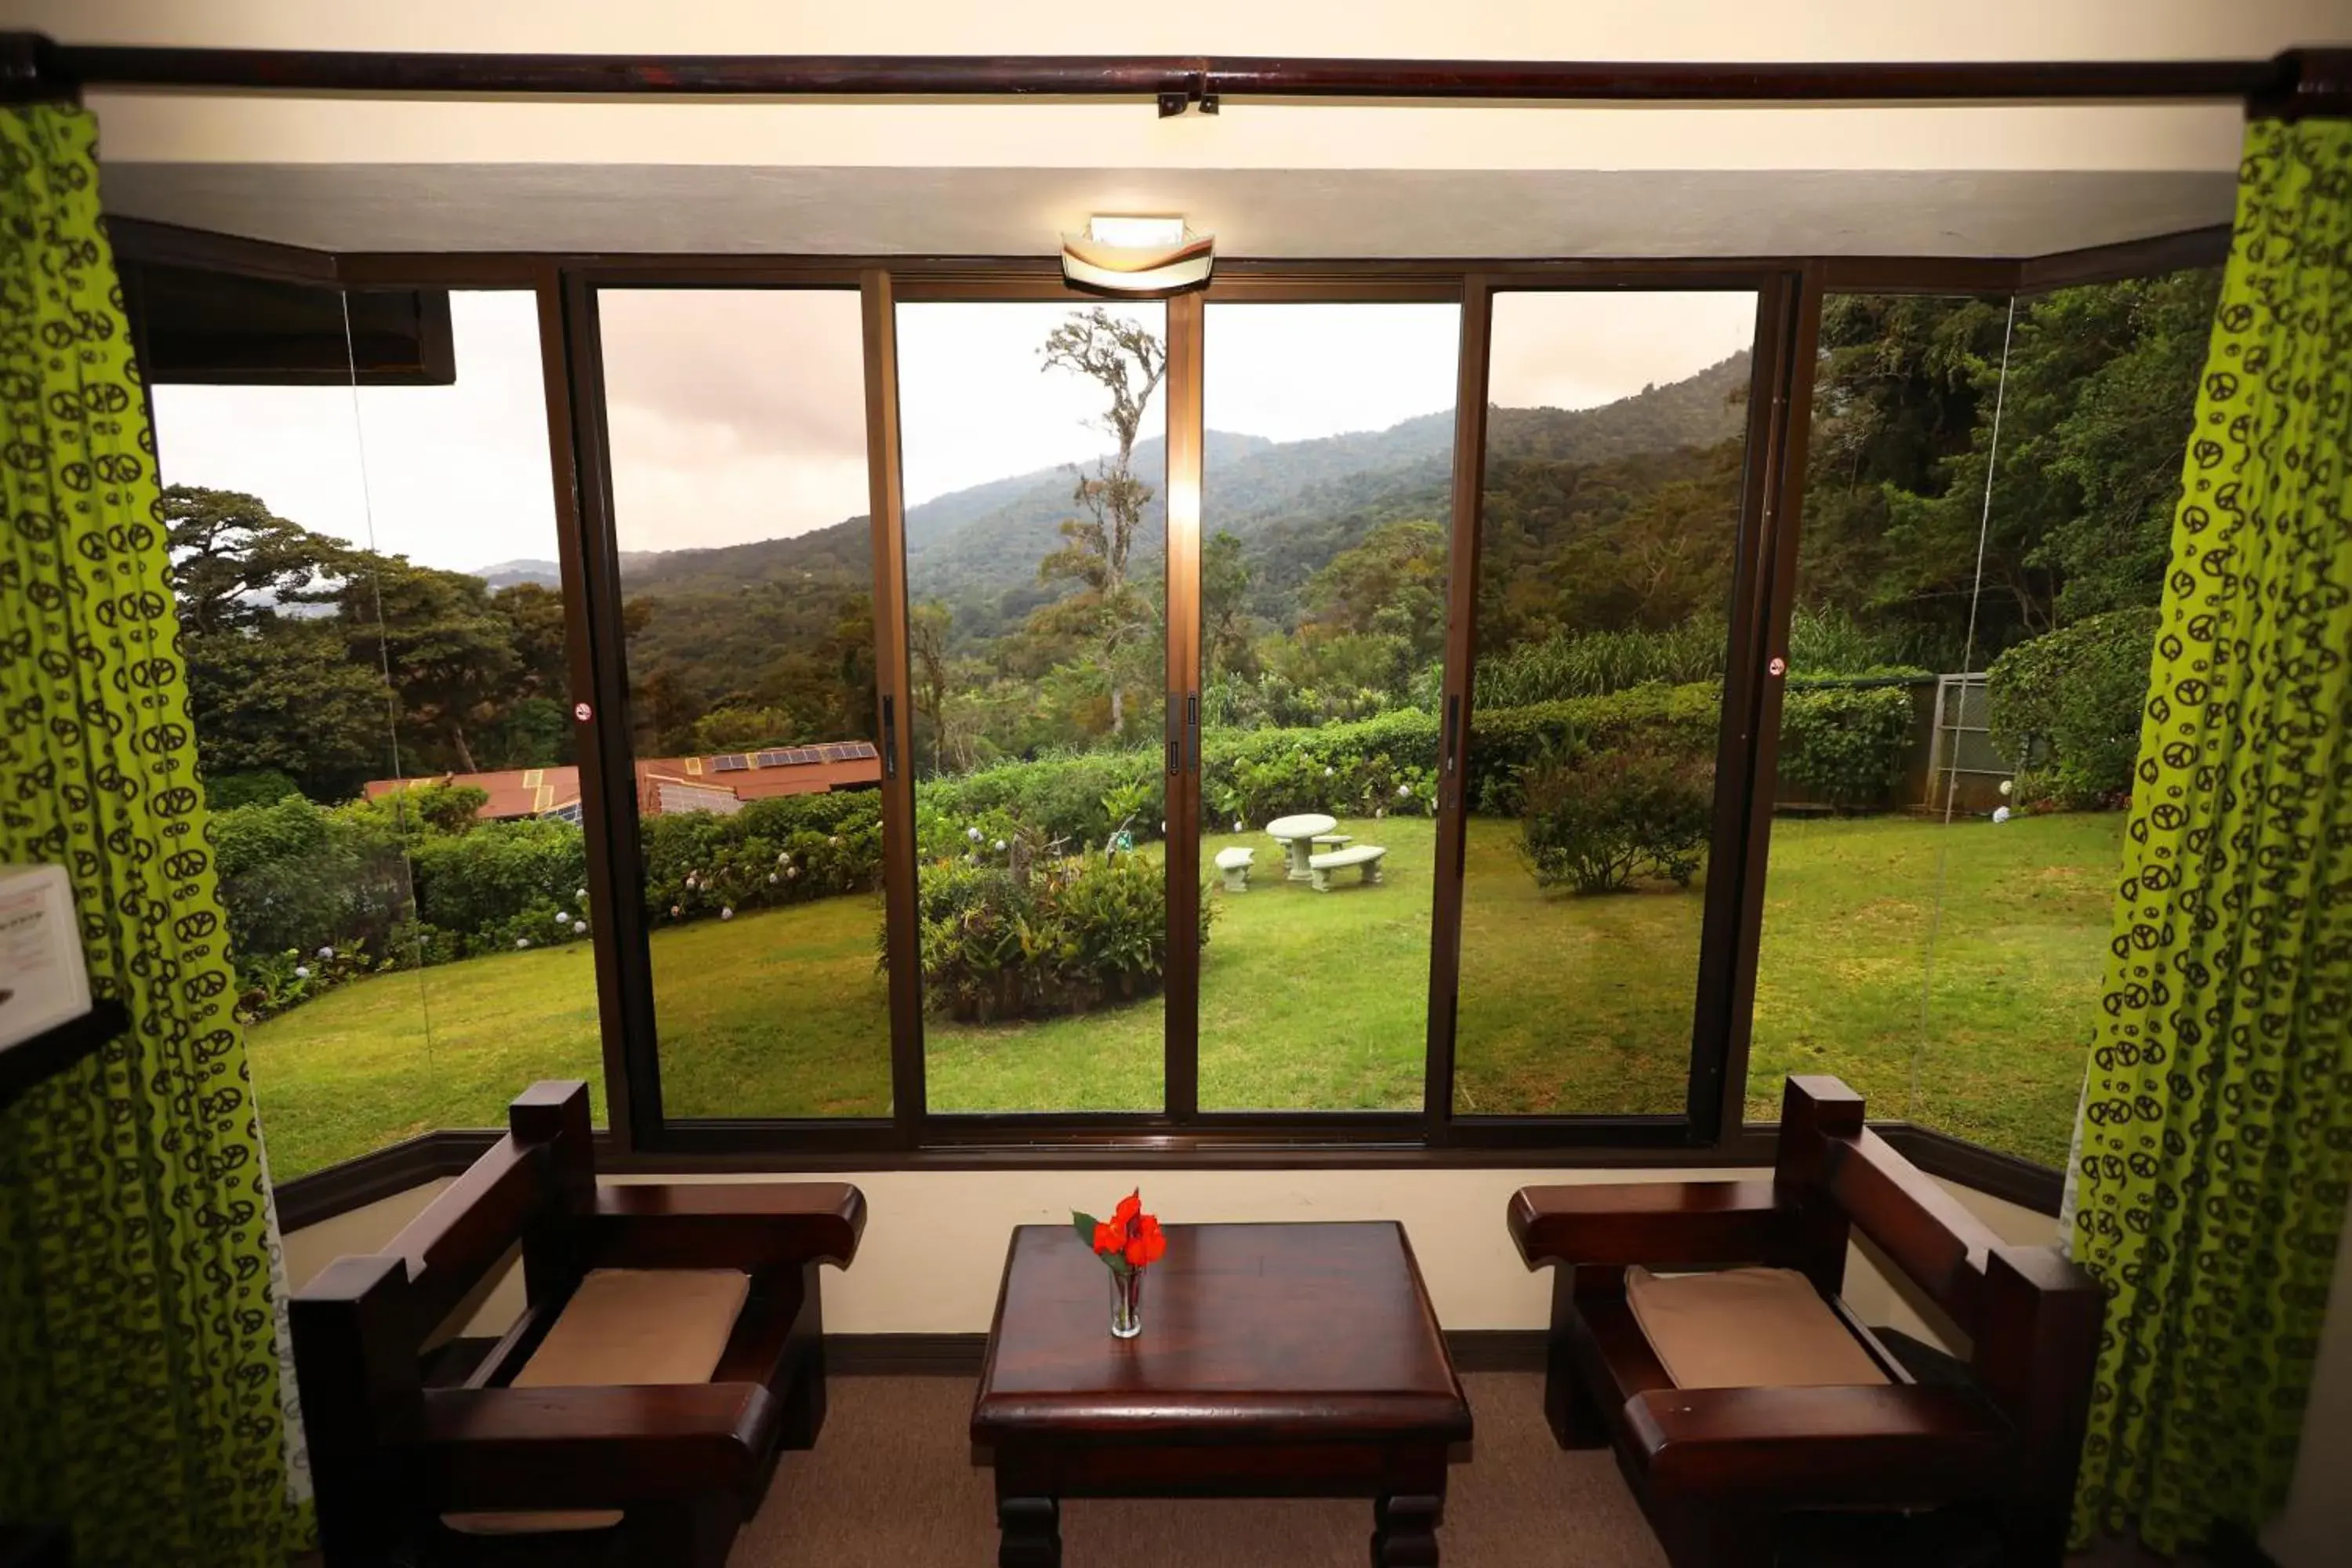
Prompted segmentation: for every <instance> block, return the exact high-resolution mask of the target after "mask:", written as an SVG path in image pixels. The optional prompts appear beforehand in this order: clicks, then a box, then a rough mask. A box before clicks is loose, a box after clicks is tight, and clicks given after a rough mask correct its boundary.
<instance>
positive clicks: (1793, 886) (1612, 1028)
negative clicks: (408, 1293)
mask: <svg viewBox="0 0 2352 1568" xmlns="http://www.w3.org/2000/svg"><path fill="white" fill-rule="evenodd" d="M2122 826H2123V819H2122V817H2121V816H2120V815H2107V816H2054V817H2037V818H2028V819H2024V820H2021V821H2016V822H2011V823H2007V824H2003V825H2001V826H1991V825H1990V824H1985V823H1974V822H1971V823H1963V824H1958V825H1955V826H1952V827H1951V828H1949V829H1945V828H1942V827H1939V826H1937V825H1936V824H1933V823H1928V822H1920V821H1915V820H1909V819H1900V818H1881V819H1871V820H1862V821H1838V820H1790V821H1783V822H1780V823H1778V824H1776V825H1775V826H1774V829H1773V855H1772V877H1771V882H1770V884H1769V887H1768V888H1767V889H1766V914H1765V931H1764V951H1763V954H1762V960H1761V963H1760V965H1759V979H1758V984H1757V996H1756V1012H1755V1044H1754V1049H1753V1062H1754V1066H1753V1070H1752V1073H1751V1081H1752V1082H1753V1083H1754V1084H1755V1085H1756V1086H1757V1089H1758V1092H1756V1093H1753V1094H1751V1096H1750V1105H1749V1114H1750V1116H1751V1117H1753V1116H1759V1115H1760V1116H1770V1115H1772V1114H1774V1113H1775V1110H1776V1109H1777V1106H1778V1103H1779V1099H1778V1095H1779V1090H1778V1085H1779V1083H1780V1078H1781V1076H1782V1075H1783V1074H1785V1073H1788V1072H1791V1071H1833V1072H1838V1073H1841V1074H1843V1076H1844V1077H1845V1078H1846V1079H1847V1081H1849V1082H1850V1083H1852V1084H1853V1086H1854V1087H1855V1088H1856V1089H1860V1090H1861V1091H1862V1092H1863V1093H1864V1095H1866V1096H1868V1097H1869V1099H1870V1100H1871V1103H1872V1107H1873V1109H1874V1110H1879V1111H1882V1112H1883V1113H1885V1114H1887V1115H1890V1116H1892V1115H1904V1114H1909V1115H1911V1116H1914V1117H1915V1118H1916V1119H1918V1120H1920V1121H1926V1122H1927V1123H1928V1124H1930V1125H1933V1126H1937V1127H1940V1128H1943V1129H1945V1130H1947V1131H1952V1132H1955V1133H1957V1134H1958V1135H1960V1136H1962V1137H1966V1138H1970V1139H1973V1140H1976V1141H1978V1142H1985V1143H1988V1144H1990V1145H1991V1146H1992V1147H1995V1148H1999V1149H2005V1150H2008V1151H2011V1152H2016V1153H2020V1154H2023V1155H2026V1156H2028V1157H2029V1158H2032V1159H2036V1160H2040V1161H2043V1162H2045V1163H2054V1162H2055V1161H2057V1160H2059V1159H2061V1158H2063V1154H2064V1152H2065V1142H2066V1136H2067V1132H2068V1131H2069V1128H2070V1125H2071V1121H2072V1117H2073V1112H2074V1099H2075V1094H2076V1091H2077V1089H2079V1087H2080V1084H2081V1079H2082V1061H2083V1051H2084V1043H2085V1041H2086V1040H2087V1037H2088V1029H2089V1018H2090V1009H2091V1008H2092V1007H2093V1006H2094V1005H2095V999H2096V996H2097V992H2098V986H2099V982H2100V976H2101V966H2102V962H2103V959H2104V956H2105V943H2106V938H2107V912H2108V900H2109V899H2110V897H2111V896H2112V892H2113V885H2114V880H2115V868H2116V858H2117V844H2118V841H2119V836H2120V833H2121V831H2122ZM1341 827H1342V829H1343V830H1344V831H1347V832H1350V833H1353V834H1354V835H1355V836H1356V838H1357V841H1358V842H1359V843H1378V844H1381V845H1385V846H1386V847H1388V849H1389V856H1388V858H1387V861H1386V863H1385V866H1384V872H1385V880H1384V884H1383V885H1382V886H1381V887H1378V888H1358V887H1357V886H1355V885H1354V883H1355V876H1356V873H1354V872H1352V871H1349V872H1343V873H1341V875H1340V878H1339V881H1340V883H1341V886H1340V888H1339V890H1338V891H1335V892H1331V893H1317V892H1315V891H1314V890H1313V889H1310V888H1308V887H1307V886H1306V885H1305V884H1301V883H1289V882H1286V881H1285V880H1284V879H1282V876H1281V863H1280V861H1279V860H1278V859H1277V858H1276V855H1275V852H1274V849H1273V847H1272V846H1271V844H1269V843H1268V842H1267V841H1266V840H1265V839H1264V838H1263V837H1258V836H1240V837H1236V836H1232V835H1221V836H1212V837H1209V838H1208V839H1207V840H1205V841H1204V843H1203V846H1202V864H1203V866H1204V867H1205V866H1207V865H1208V863H1209V858H1211V857H1213V855H1214V854H1215V853H1216V851H1217V850H1218V849H1220V848H1223V847H1226V846H1227V845H1230V844H1235V843H1245V844H1252V845H1254V846H1255V847H1257V848H1258V850H1259V854H1258V857H1257V866H1256V868H1255V876H1254V878H1253V881H1252V886H1251V889H1250V891H1249V892H1247V893H1245V894H1240V895H1233V894H1228V893H1226V892H1224V891H1223V889H1220V888H1217V887H1215V886H1214V885H1213V883H1214V878H1213V875H1204V881H1207V882H1210V883H1211V884H1212V886H1211V888H1210V891H1209V892H1208V894H1207V896H1208V898H1209V899H1210V900H1213V903H1214V904H1215V906H1216V908H1217V910H1218V917H1217V920H1216V923H1215V925H1214V926H1213V929H1212V931H1211V935H1210V942H1209V947H1208V950H1207V952H1205V953H1204V954H1203V955H1202V997H1201V1102H1202V1105H1203V1106H1204V1107H1208V1108H1211V1109H1221V1110H1223V1109H1248V1110H1280V1109H1293V1108H1306V1109H1318V1110H1360V1109H1376V1108H1386V1109H1400V1110H1409V1109H1412V1108H1413V1107H1415V1106H1417V1105H1418V1104H1419V1103H1420V1100H1421V1094H1422V1038H1423V1027H1424V1023H1425V1019H1426V1013H1427V1002H1428V973H1429V916H1430V887H1431V873H1432V860H1433V837H1432V825H1431V824H1430V822H1429V821H1428V820H1427V819H1426V818H1412V817H1404V818H1391V819H1390V820H1387V821H1383V822H1379V823H1372V822H1343V823H1342V824H1341ZM1516 837H1517V832H1516V827H1515V826H1514V825H1512V824H1510V823H1507V822H1498V821H1474V822H1472V824H1471V825H1470V857H1469V865H1468V868H1467V871H1466V879H1465V899H1464V911H1463V921H1464V945H1463V963H1462V990H1461V999H1460V1004H1459V1009H1458V1026H1457V1039H1458V1047H1457V1072H1456V1084H1455V1095H1456V1104H1457V1106H1458V1107H1459V1108H1460V1109H1462V1110H1470V1111H1478V1112H1486V1113H1509V1112H1523V1111H1528V1110H1559V1111H1566V1112H1571V1113H1583V1114H1595V1113H1603V1112H1621V1113H1622V1112H1629V1111H1656V1112H1671V1111H1674V1110H1679V1109H1680V1107H1681V1105H1682V1103H1683V1096H1684V1090H1683V1080H1684V1075H1685V1071H1686V1070H1687V1061H1688V1055H1689V1043H1690V1016H1691V1005H1692V999H1693V994H1694V992H1695V990H1696V962H1697V944H1698V922H1699V918H1700V905H1701V894H1700V891H1699V889H1697V888H1696V886H1695V887H1694V888H1693V889H1691V890H1689V891H1687V892H1685V891H1677V890H1672V889H1645V890H1641V891H1635V892H1630V893H1624V894H1618V895H1613V896H1608V897H1600V898H1577V897H1572V896H1569V895H1565V894H1556V893H1553V894H1548V893H1545V892H1543V891H1541V890H1540V889H1537V888H1536V886H1535V884H1534V882H1533V881H1532V879H1529V878H1528V876H1527V874H1526V872H1525V871H1524V870H1523V869H1522V868H1521V867H1520V866H1519V863H1518V861H1517V856H1516V854H1515V853H1514V851H1513V844H1514V842H1515V840H1516ZM1939 876H1940V878H1941V879H1942V883H1943V887H1944V898H1943V900H1942V908H1941V910H1940V916H1939V917H1938V913H1937V900H1936V889H1937V885H1938V878H1939ZM879 919H880V905H879V900H878V899H877V898H875V897H870V896H862V897H854V898H843V899H832V900H824V901H822V902H819V903H814V904H805V905H801V906H798V907H796V908H793V909H789V910H771V911H766V912H762V913H757V914H749V915H744V916H740V917H739V918H737V919H735V920H733V921H728V922H725V923H720V922H718V921H703V922H700V923H698V924H695V925H690V926H685V927H680V928H677V929H673V930H666V931H657V932H656V934H655V935H654V938H653V959H654V972H655V984H656V999H657V1015H658V1021H659V1026H660V1030H661V1040H662V1055H661V1068H662V1083H663V1095H664V1100H665V1101H666V1105H667V1110H668V1111H669V1113H670V1114H672V1115H677V1116H688V1117H706V1116H729V1117H734V1116H788V1115H797V1116H808V1115H866V1116H880V1115H887V1113H888V1111H889V1108H890V1107H889V1101H890V1083H889V1027H888V1017H887V1006H886V1004H885V998H884V991H883V985H882V981H881V978H880V976H879V975H878V974H877V973H876V972H875V969H874V937H875V931H876V928H877V924H878V922H879ZM1931 927H1932V928H1933V936H1934V945H1935V953H1934V964H1933V978H1932V982H1928V981H1927V980H1926V974H1927V951H1928V942H1929V936H1930V930H1931ZM1923 991H1924V992H1925V998H1924V1007H1925V1011H1924V1013H1923ZM1161 1022H1162V1008H1161V1005H1160V1000H1159V999H1158V998H1156V997H1154V998H1150V999H1149V1000H1146V1001H1143V1002H1139V1003H1138V1004H1136V1005H1132V1006H1129V1007H1124V1008H1118V1009H1111V1010H1108V1011H1105V1012H1101V1013H1097V1014H1093V1015H1089V1016H1081V1017H1072V1018H1061V1019H1055V1020H1051V1021H1047V1022H1041V1023H1031V1024H1021V1025H999V1026H977V1025H957V1024H951V1023H948V1022H945V1021H942V1020H938V1019H932V1020H929V1021H928V1023H927V1026H926V1048H927V1057H926V1060H927V1063H928V1070H929V1094H930V1101H931V1104H932V1106H933V1107H934V1108H935V1109H938V1110H1144V1109H1153V1108H1156V1107H1157V1106H1158V1105H1159V1104H1160V1062H1161V1044H1160V1037H1161ZM249 1033H250V1038H251V1042H252V1051H253V1075H254V1080H255V1083H256V1085H257V1093H258V1095H259V1097H260V1100H261V1108H262V1114H263V1117H264V1119H265V1122H266V1125H267V1127H268V1133H269V1149H270V1160H271V1164H272V1167H273V1170H274V1171H275V1173H277V1174H278V1176H279V1177H280V1178H284V1177H287V1176H292V1175H299V1174H300V1173H303V1172H305V1171H310V1170H315V1169H318V1168H319V1167H320V1166H322V1165H326V1164H331V1163H334V1162H336V1161H340V1160H344V1159H349V1158H351V1157H352V1156H353V1155H355V1154H360V1153H363V1152H367V1151H368V1150H370V1149H374V1148H380V1147H383V1145H385V1144H387V1143H391V1142H396V1141H398V1140H399V1139H401V1138H404V1137H407V1136H409V1135H411V1134H413V1133H415V1132H418V1131H425V1130H426V1129H428V1128H434V1127H467V1126H492V1125H496V1124H497V1123H498V1122H499V1121H500V1119H501V1118H502V1116H503V1113H504V1107H505V1104H506V1101H507V1100H509V1098H511V1097H512V1095H513V1094H514V1092H515V1091H516V1089H519V1088H520V1087H521V1086H522V1085H523V1084H525V1083H527V1082H529V1081H530V1080H531V1079H535V1078H545V1077H582V1078H586V1079H589V1080H590V1081H591V1083H592V1084H594V1083H599V1082H600V1079H601V1077H602V1054H601V1048H600V1047H599V1045H598V1043H597V1019H596V1005H595V979H594V971H593V960H592V956H591V953H590V951H589V949H588V947H587V946H586V944H584V943H581V944H574V945H572V946H569V947H563V948H555V949H544V950H536V951H533V952H517V953H509V954H500V955H499V956H496V957H491V958H482V959H473V960H469V961H467V962H466V963H455V964H448V965H445V966H442V967H440V968H436V969H430V970H425V971H421V972H411V973H397V974H388V975H383V976H381V977H379V978H377V979H373V980H368V981H363V982H361V983H360V984H355V985H350V986H345V987H343V988H341V989H340V990H337V991H333V992H330V993H329V994H326V995H325V996H322V997H320V999H318V1000H317V1001H314V1002H311V1003H310V1004H307V1005H304V1006H302V1007H299V1008H297V1009H296V1010H295V1011H293V1012H291V1013H289V1014H287V1015H285V1016H281V1017H278V1018H275V1019H272V1020H270V1021H269V1022H268V1023H265V1024H261V1025H258V1026H255V1027H254V1028H253V1029H251V1030H250V1031H249ZM1923 1040H1924V1041H1925V1042H1926V1044H1925V1046H1924V1047H1921V1048H1917V1049H1915V1047H1920V1043H1921V1042H1922V1041H1923ZM1915 1079H1916V1084H1917V1091H1916V1098H1915V1096H1914V1093H1913V1084H1914V1082H1915ZM598 1111H599V1116H600V1118H601V1115H602V1096H601V1093H600V1094H599V1096H598Z"/></svg>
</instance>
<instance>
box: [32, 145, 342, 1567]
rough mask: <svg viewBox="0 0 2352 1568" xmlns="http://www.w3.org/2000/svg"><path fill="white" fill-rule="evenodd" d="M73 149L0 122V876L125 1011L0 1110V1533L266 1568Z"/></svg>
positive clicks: (149, 683)
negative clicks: (0, 1527) (53, 923)
mask: <svg viewBox="0 0 2352 1568" xmlns="http://www.w3.org/2000/svg"><path fill="white" fill-rule="evenodd" d="M95 142H96V134H95V129H94V127H93V125H92V123H91V121H90V119H89V115H87V114H86V113H84V112H82V111H80V110H74V109H66V108H60V107H50V106H33V107H5V108H0V420H5V427H0V860H5V861H14V862H20V863H22V862H35V861H45V862H50V863H57V864H62V865H65V866H66V867H68V868H69V869H70V872H71V875H72V878H73V886H74V892H75V898H76V902H77V906H78V908H79V913H80V919H81V929H82V942H83V946H84V949H85V951H86V952H87V954H88V957H89V972H90V980H91V984H92V987H93V989H95V990H96V991H98V992H99V993H100V994H103V995H108V996H112V997H116V998H118V999H120V1000H121V1002H122V1003H123V1004H124V1005H126V1006H127V1007H128V1009H129V1011H130V1015H131V1028H130V1031H129V1032H128V1033H127V1034H126V1035H125V1036H124V1037H122V1038H121V1039H119V1040H117V1041H115V1042H114V1043H113V1044H112V1045H111V1046H110V1047H107V1048H106V1050H105V1051H104V1052H103V1053H102V1055H101V1056H100V1058H99V1059H97V1060H96V1061H93V1062H87V1063H85V1064H83V1065H82V1066H81V1067H80V1068H78V1069H76V1070H73V1071H69V1072H68V1073H65V1074H63V1075H61V1076H60V1077H59V1078H58V1079H53V1080H52V1081H51V1082H50V1083H49V1084H47V1086H45V1087H44V1088H42V1089H38V1090H36V1091H35V1092H33V1093H31V1094H29V1095H28V1096H26V1098H25V1099H24V1100H20V1101H18V1103H17V1104H16V1106H15V1107H14V1108H13V1109H12V1110H10V1111H8V1112H7V1113H6V1115H5V1118H0V1519H9V1520H18V1521H24V1520H41V1521H56V1522H62V1523H65V1524H66V1525H68V1527H69V1528H70V1529H71V1530H72V1532H73V1537H74V1561H75V1562H76V1563H97V1564H109V1563H123V1564H130V1563H141V1564H147V1563H173V1564H196V1565H205V1564H215V1563H220V1564H229V1563H252V1564H264V1563H267V1564H270V1565H271V1568H278V1565H279V1564H282V1563H284V1561H285V1557H286V1553H287V1552H288V1550H289V1548H290V1547H293V1546H295V1545H298V1544H299V1542H298V1541H297V1540H296V1539H295V1538H296V1536H297V1535H298V1533H299V1530H300V1525H299V1520H298V1517H297V1514H296V1512H295V1510H292V1509H291V1508H290V1507H289V1502H288V1497H289V1489H288V1471H287V1466H286V1455H287V1450H288V1442H287V1436H286V1434H287V1425H286V1422H285V1420H284V1419H283V1415H282V1412H281V1409H280V1405H279V1384H280V1378H279V1369H278V1345H277V1338H276V1323H275V1313H276V1307H277V1302H276V1301H275V1300H273V1293H272V1288H271V1282H270V1281H271V1252H270V1247H271V1240H272V1237H271V1215H270V1210H269V1201H268V1182H267V1179H266V1178H265V1176H264V1174H263V1171H262V1161H261V1150H260V1140H259V1132H258V1130H257V1126H256V1121H255V1117H254V1108H253V1097H252V1093H251V1089H250V1085H249V1083H248V1081H247V1074H246V1058H245V1040H244V1037H243V1036H242V1035H241V1034H240V1033H239V1032H238V1030H237V1026H236V1023H235V1021H234V1020H233V1018H232V1016H231V1015H230V1005H231V1003H232V1001H233V1000H234V989H233V987H232V985H231V983H230V973H229V967H228V963H227V960H226V955H225V953H224V945H225V941H226V931H227V927H226V922H225V921H224V920H223V918H222V914H221V906H220V901H219V898H218V894H217V890H216V888H215V875H214V870H213V863H212V857H211V853H210V850H209V848H208V847H207V844H206V837H205V811H204V797H203V795H202V792H201V791H200V789H199V788H198V785H197V782H196V752H195V744H194V737H193V736H192V735H191V733H190V731H189V728H188V710H187V688H186V683H185V680H184V676H183V672H182V669H181V666H180V663H179V656H178V646H177V645H178V628H177V623H176V622H175V620H174V618H173V599H172V589H171V583H170V577H169V571H168V564H169V563H168V562H167V560H166V557H165V551H164V531H163V525H162V523H161V522H160V521H158V517H157V494H156V481H155V447H154V440H153V437H152V433H151V432H150V430H149V427H148V422H147V410H146V405H145V400H144V396H143V395H142V390H141V386H140V381H139V372H138V368H137V366H136V365H135V364H134V363H132V359H131V342H130V335H129V330H128V328H127V326H126V324H125V321H124V318H123V310H122V296H121V286H120V284H119V283H118V281H117V280H116V278H115V273H114V261H113V256H112V253H111V252H110V249H109V247H108V245H107V240H106V236H105V231H104V229H103V228H102V226H100V218H99V192H98V165H97V163H96V160H95V155H94V148H95Z"/></svg>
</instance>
